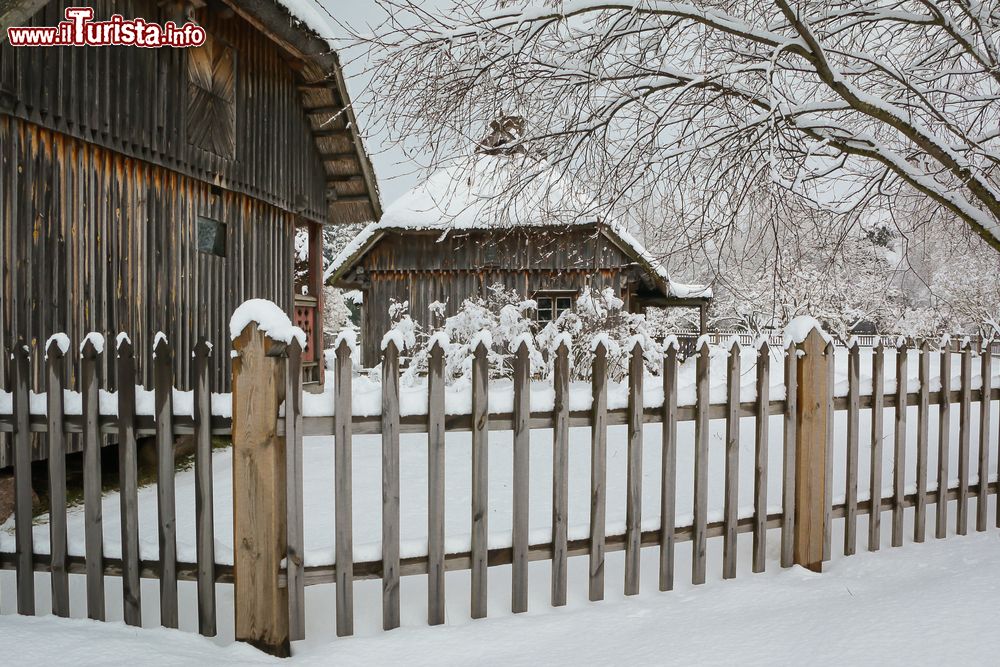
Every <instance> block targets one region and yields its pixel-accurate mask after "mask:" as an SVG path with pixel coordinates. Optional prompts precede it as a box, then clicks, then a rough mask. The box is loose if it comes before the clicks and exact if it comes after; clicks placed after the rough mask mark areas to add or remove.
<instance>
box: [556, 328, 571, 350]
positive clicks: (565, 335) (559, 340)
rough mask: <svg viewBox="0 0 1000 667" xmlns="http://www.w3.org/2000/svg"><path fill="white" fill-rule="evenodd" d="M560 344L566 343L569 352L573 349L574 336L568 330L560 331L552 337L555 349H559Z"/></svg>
mask: <svg viewBox="0 0 1000 667" xmlns="http://www.w3.org/2000/svg"><path fill="white" fill-rule="evenodd" d="M560 345H565V346H566V351H567V352H569V351H570V350H572V349H573V337H572V336H571V335H570V334H569V332H568V331H560V332H559V333H557V334H556V335H555V337H554V338H553V339H552V349H553V350H558V349H559V346H560Z"/></svg>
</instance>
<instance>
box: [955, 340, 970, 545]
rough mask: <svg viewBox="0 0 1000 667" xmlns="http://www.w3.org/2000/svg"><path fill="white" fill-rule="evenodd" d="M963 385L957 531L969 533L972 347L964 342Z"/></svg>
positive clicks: (959, 417)
mask: <svg viewBox="0 0 1000 667" xmlns="http://www.w3.org/2000/svg"><path fill="white" fill-rule="evenodd" d="M961 382H962V384H961V386H960V387H959V391H960V398H959V404H958V513H957V515H956V518H955V525H956V527H955V531H956V532H957V533H958V534H959V535H965V534H967V533H968V532H969V441H970V439H971V435H970V431H971V427H972V424H971V423H970V422H971V421H972V346H971V345H970V343H969V341H968V340H965V341H963V342H962V380H961Z"/></svg>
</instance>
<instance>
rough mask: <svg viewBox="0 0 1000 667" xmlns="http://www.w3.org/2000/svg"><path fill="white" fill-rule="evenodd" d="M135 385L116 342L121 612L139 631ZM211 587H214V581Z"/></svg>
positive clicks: (130, 362) (121, 344) (125, 347)
mask: <svg viewBox="0 0 1000 667" xmlns="http://www.w3.org/2000/svg"><path fill="white" fill-rule="evenodd" d="M135 385H136V374H135V358H134V356H133V352H132V341H130V340H129V339H128V338H122V339H120V340H119V341H118V484H119V487H120V488H119V508H120V509H119V514H120V516H121V540H122V542H121V544H122V610H123V612H124V617H125V622H126V623H127V624H129V625H134V626H138V627H142V594H141V587H140V584H139V580H140V577H139V569H140V563H139V495H138V494H139V471H138V459H137V451H136V441H135ZM212 585H213V586H214V585H215V580H214V578H213V580H212Z"/></svg>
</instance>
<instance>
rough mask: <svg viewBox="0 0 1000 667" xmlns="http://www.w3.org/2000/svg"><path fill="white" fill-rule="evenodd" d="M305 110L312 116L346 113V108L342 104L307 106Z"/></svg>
mask: <svg viewBox="0 0 1000 667" xmlns="http://www.w3.org/2000/svg"><path fill="white" fill-rule="evenodd" d="M303 109H304V110H305V112H306V114H308V115H310V116H312V115H314V114H316V115H318V114H325V113H329V114H339V113H341V112H343V111H344V107H343V106H342V105H340V104H319V105H317V106H306V107H303Z"/></svg>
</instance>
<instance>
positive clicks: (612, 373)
mask: <svg viewBox="0 0 1000 667" xmlns="http://www.w3.org/2000/svg"><path fill="white" fill-rule="evenodd" d="M440 306H441V304H435V305H432V307H431V310H432V313H431V315H432V319H434V320H440V318H441V316H442V315H443V309H442V308H441V307H440ZM623 306H624V302H623V301H622V300H621V299H620V298H618V296H617V295H615V293H614V290H612V289H610V288H608V289H605V290H603V291H601V292H596V291H592V290H590V289H588V288H585V289H584V290H583V292H582V293H581V294H580V296H579V298H578V299H577V302H576V304H575V305H574V307H573V309H572V310H570V311H567V312H564V313H562V314H561V315H560V316H559V318H558V319H557V320H555V321H554V322H550V323H548V324H547V325H545V326H544V327H542V328H541V329H539V325H538V323H537V322H535V320H534V319H533V318H532V313H533V311H534V309H535V307H536V305H535V302H534V301H531V300H524V299H521V297H520V295H518V293H517V292H516V291H514V290H508V289H506V288H504V287H503V286H502V285H493V286H492V287H490V288H489V293H488V295H487V296H486V297H485V298H482V297H475V298H471V299H466V300H465V301H464V302H463V303H462V305H461V307H460V308H459V309H458V312H456V313H455V314H454V315H452V316H450V317H447V318H445V319H444V321H443V323H442V324H441V325H440V326H438V327H431V328H424V327H421V326H420V325H419V324H417V323H416V322H414V321H413V320H412V319H411V317H410V314H409V310H408V304H406V303H405V302H404V303H396V302H394V303H393V304H392V306H391V309H390V316H391V318H392V320H393V322H394V325H393V330H394V331H398V333H394V334H391V335H393V336H395V337H396V338H397V339H400V337H401V338H402V339H405V340H406V351H405V353H404V354H403V356H402V362H403V366H404V368H405V370H404V372H403V382H404V384H412V383H413V382H415V381H416V378H417V377H419V376H422V375H424V374H426V372H427V363H428V360H429V356H430V349H431V346H432V345H433V343H434V341H438V342H440V343H441V344H442V346H443V347H444V350H445V378H446V381H448V382H454V381H456V380H468V379H469V378H470V377H471V373H472V359H473V354H474V351H475V348H476V346H477V345H478V344H479V342H480V341H485V342H487V343H488V347H489V356H488V361H489V367H490V377H491V378H494V379H495V378H509V377H511V376H512V374H513V371H514V356H515V353H516V352H517V349H518V347H519V346H520V345H521V343H522V342H524V343H526V344H527V345H528V350H529V362H530V372H531V375H532V377H536V378H538V377H549V376H550V374H551V372H552V366H553V363H554V361H555V352H556V349H557V348H558V346H559V344H560V342H562V341H566V342H568V343H569V345H570V354H571V356H570V365H571V374H572V375H571V377H572V379H574V380H587V379H589V378H590V373H591V365H592V363H593V359H594V346H595V343H596V341H597V340H601V341H603V342H604V344H605V346H606V347H607V348H608V375H609V377H611V378H613V379H615V380H621V379H622V378H624V377H625V376H626V375H627V373H628V358H629V352H630V350H631V349H632V346H633V345H634V344H635V343H636V342H639V344H640V345H641V346H642V348H643V350H644V354H643V358H644V361H645V365H646V368H647V369H648V370H649V371H650V372H656V371H658V370H659V367H660V363H661V360H660V350H659V348H658V346H657V345H656V343H655V342H654V341H653V339H652V337H651V336H650V334H649V332H648V330H647V327H646V323H645V319H644V318H643V317H642V316H641V315H635V314H632V313H628V312H626V311H624V310H623Z"/></svg>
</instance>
